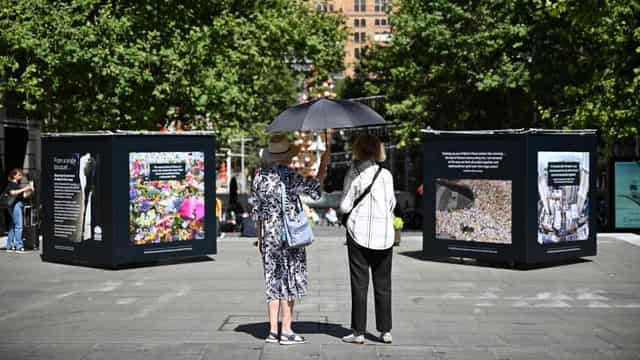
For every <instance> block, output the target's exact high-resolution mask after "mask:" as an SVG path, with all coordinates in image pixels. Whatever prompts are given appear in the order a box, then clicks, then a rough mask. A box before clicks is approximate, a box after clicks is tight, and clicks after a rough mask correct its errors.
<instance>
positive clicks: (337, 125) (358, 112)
mask: <svg viewBox="0 0 640 360" xmlns="http://www.w3.org/2000/svg"><path fill="white" fill-rule="evenodd" d="M384 123H385V122H384V119H383V118H382V116H380V114H378V113H377V112H375V111H373V109H371V108H370V107H368V106H366V105H364V104H361V103H358V102H355V101H348V100H330V99H319V100H313V101H310V102H307V103H304V104H299V105H296V106H293V107H290V108H288V109H287V110H285V111H283V112H282V113H281V114H280V115H278V117H277V118H276V119H275V120H274V121H273V122H272V123H271V125H269V127H267V131H269V132H281V131H311V130H324V129H341V128H353V127H362V126H372V125H383V124H384Z"/></svg>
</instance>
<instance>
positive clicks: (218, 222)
mask: <svg viewBox="0 0 640 360" xmlns="http://www.w3.org/2000/svg"><path fill="white" fill-rule="evenodd" d="M221 226H222V200H220V198H219V197H217V196H216V228H217V229H216V231H217V234H216V238H218V239H222V238H223V237H224V233H223V232H222V227H221Z"/></svg>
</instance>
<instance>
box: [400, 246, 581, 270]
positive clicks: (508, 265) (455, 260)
mask: <svg viewBox="0 0 640 360" xmlns="http://www.w3.org/2000/svg"><path fill="white" fill-rule="evenodd" d="M398 254H399V255H403V256H407V257H410V258H413V259H417V260H424V261H432V262H438V263H443V264H456V265H466V266H477V267H490V268H496V269H510V270H539V269H547V268H552V267H556V266H565V265H574V264H582V263H590V262H592V260H590V259H583V258H577V259H567V260H558V261H553V262H546V263H539V264H519V263H513V262H499V261H487V260H479V259H471V258H459V257H448V258H434V257H429V256H425V255H424V253H423V252H422V251H403V252H399V253H398Z"/></svg>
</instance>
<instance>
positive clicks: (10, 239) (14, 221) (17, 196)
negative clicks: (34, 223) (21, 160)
mask: <svg viewBox="0 0 640 360" xmlns="http://www.w3.org/2000/svg"><path fill="white" fill-rule="evenodd" d="M22 177H23V173H22V170H20V169H13V170H11V172H10V173H9V178H8V180H9V183H8V184H7V187H6V188H5V192H6V193H7V194H8V195H9V197H10V199H11V200H10V203H9V204H8V207H7V210H8V211H9V215H10V219H11V222H10V224H9V233H8V234H7V251H11V250H13V251H16V252H18V253H24V243H23V242H22V210H23V209H24V199H25V197H26V196H29V192H30V191H33V183H29V184H27V185H22V184H21V181H22Z"/></svg>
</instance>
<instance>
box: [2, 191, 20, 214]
mask: <svg viewBox="0 0 640 360" xmlns="http://www.w3.org/2000/svg"><path fill="white" fill-rule="evenodd" d="M16 198H17V197H16V196H12V195H11V194H9V189H8V186H7V187H5V188H4V191H3V192H2V194H0V209H9V208H10V207H12V206H13V204H15V202H16Z"/></svg>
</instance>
